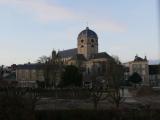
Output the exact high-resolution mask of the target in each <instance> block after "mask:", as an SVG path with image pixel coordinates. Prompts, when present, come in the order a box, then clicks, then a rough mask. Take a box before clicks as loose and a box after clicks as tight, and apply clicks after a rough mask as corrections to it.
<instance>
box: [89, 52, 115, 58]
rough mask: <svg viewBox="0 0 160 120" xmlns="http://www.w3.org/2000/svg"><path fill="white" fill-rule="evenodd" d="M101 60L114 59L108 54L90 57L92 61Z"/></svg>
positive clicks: (97, 54) (102, 53)
mask: <svg viewBox="0 0 160 120" xmlns="http://www.w3.org/2000/svg"><path fill="white" fill-rule="evenodd" d="M100 58H107V59H113V58H112V57H111V56H110V55H108V54H107V53H106V52H101V53H96V54H93V55H91V57H90V59H100Z"/></svg>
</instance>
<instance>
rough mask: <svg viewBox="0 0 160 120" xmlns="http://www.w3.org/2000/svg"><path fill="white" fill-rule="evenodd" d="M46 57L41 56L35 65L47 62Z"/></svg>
mask: <svg viewBox="0 0 160 120" xmlns="http://www.w3.org/2000/svg"><path fill="white" fill-rule="evenodd" d="M48 59H49V58H48V57H47V56H45V55H43V56H41V57H39V58H38V60H37V63H46V62H47V61H48Z"/></svg>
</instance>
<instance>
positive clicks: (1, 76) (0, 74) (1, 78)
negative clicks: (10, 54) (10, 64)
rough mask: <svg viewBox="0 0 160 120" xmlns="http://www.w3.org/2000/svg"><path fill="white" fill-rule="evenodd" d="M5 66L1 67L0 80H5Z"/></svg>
mask: <svg viewBox="0 0 160 120" xmlns="http://www.w3.org/2000/svg"><path fill="white" fill-rule="evenodd" d="M3 67H4V65H2V66H1V67H0V80H3V74H4V68H3Z"/></svg>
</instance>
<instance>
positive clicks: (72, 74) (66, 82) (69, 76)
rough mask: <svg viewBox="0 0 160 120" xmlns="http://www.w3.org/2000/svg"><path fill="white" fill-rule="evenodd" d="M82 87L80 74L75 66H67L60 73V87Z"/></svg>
mask: <svg viewBox="0 0 160 120" xmlns="http://www.w3.org/2000/svg"><path fill="white" fill-rule="evenodd" d="M81 85H82V74H81V73H80V71H79V69H78V68H77V67H76V66H73V65H68V66H66V67H65V70H64V72H62V81H61V82H60V85H59V86H61V87H67V86H81Z"/></svg>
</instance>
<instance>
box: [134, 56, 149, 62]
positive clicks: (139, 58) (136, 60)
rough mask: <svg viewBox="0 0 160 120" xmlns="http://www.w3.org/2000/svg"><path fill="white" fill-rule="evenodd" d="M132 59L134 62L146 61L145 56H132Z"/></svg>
mask: <svg viewBox="0 0 160 120" xmlns="http://www.w3.org/2000/svg"><path fill="white" fill-rule="evenodd" d="M134 61H135V62H141V61H147V58H146V57H145V58H144V59H143V58H141V57H139V56H137V55H136V56H135V58H134Z"/></svg>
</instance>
